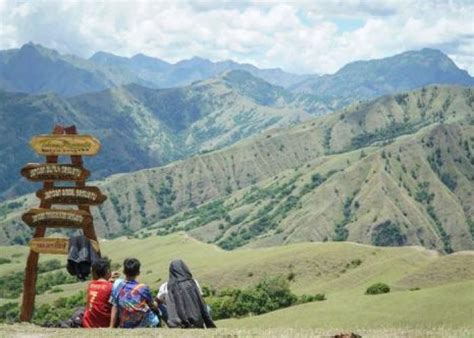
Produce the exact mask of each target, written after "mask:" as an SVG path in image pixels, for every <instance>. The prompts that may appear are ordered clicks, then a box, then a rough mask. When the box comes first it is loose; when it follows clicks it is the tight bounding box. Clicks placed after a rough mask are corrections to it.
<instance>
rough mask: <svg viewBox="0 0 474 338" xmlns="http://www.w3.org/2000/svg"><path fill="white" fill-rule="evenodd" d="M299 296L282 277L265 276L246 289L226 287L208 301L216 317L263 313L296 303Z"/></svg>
mask: <svg viewBox="0 0 474 338" xmlns="http://www.w3.org/2000/svg"><path fill="white" fill-rule="evenodd" d="M297 301H298V297H297V296H296V295H294V294H293V293H292V292H291V291H290V288H289V284H288V281H287V280H285V279H284V278H282V277H273V278H265V279H263V280H261V281H260V282H259V283H258V284H257V285H255V286H253V287H250V288H248V289H245V290H240V289H226V290H223V291H221V292H219V293H218V294H217V295H216V296H215V297H210V298H209V299H208V300H207V302H208V304H209V306H210V307H211V309H212V316H213V318H215V319H224V318H231V317H241V316H246V315H251V314H257V315H258V314H262V313H267V312H270V311H274V310H277V309H280V308H284V307H288V306H291V305H293V304H295V303H296V302H297Z"/></svg>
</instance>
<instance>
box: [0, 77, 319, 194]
mask: <svg viewBox="0 0 474 338" xmlns="http://www.w3.org/2000/svg"><path fill="white" fill-rule="evenodd" d="M325 111H326V110H325V107H324V106H323V105H320V104H319V103H318V101H317V100H315V99H314V98H313V99H310V98H308V97H306V98H305V99H304V100H301V98H300V97H299V96H295V95H293V94H291V93H288V92H286V91H285V90H284V89H283V88H281V87H277V86H273V85H271V84H269V83H267V82H265V81H263V80H261V79H259V78H255V77H253V76H252V75H250V74H249V73H246V72H244V71H231V72H227V73H224V74H222V75H220V76H217V77H215V78H212V79H209V80H205V81H201V82H196V83H194V84H192V85H190V86H187V87H181V88H174V89H150V88H147V87H142V86H139V85H136V84H132V85H127V86H120V87H114V88H111V89H107V90H104V91H101V92H97V93H90V94H83V95H79V96H75V97H70V98H62V97H60V96H58V95H56V94H51V93H50V94H41V95H27V94H19V93H7V92H0V120H1V121H2V124H1V125H0V132H1V133H2V135H3V137H2V138H1V139H0V149H1V150H0V154H1V156H2V158H3V164H2V166H0V199H5V198H8V197H10V198H11V197H13V196H17V195H18V194H21V193H25V192H28V191H32V190H33V189H34V186H33V185H31V184H28V183H27V182H25V181H24V180H21V179H20V177H18V175H16V174H12V173H17V172H18V171H19V169H20V168H21V167H22V166H23V165H24V164H25V163H27V162H31V161H35V160H36V161H42V160H43V159H40V158H38V157H37V156H35V154H34V153H33V151H32V150H31V148H30V147H29V145H28V142H29V139H30V138H31V137H32V136H34V135H37V134H46V133H50V132H51V129H52V127H53V126H54V124H57V123H62V124H64V125H71V124H75V125H76V126H77V128H78V131H79V132H80V133H91V134H93V135H95V136H97V137H99V138H100V139H101V142H102V145H103V147H102V149H103V150H102V152H101V155H100V156H96V157H93V158H92V159H90V162H88V166H89V169H91V170H92V172H93V174H94V176H93V177H94V178H102V177H105V176H107V175H110V174H112V173H117V172H129V171H133V170H138V169H142V168H148V167H153V166H158V165H163V164H166V163H168V162H170V161H172V160H177V159H181V158H184V157H186V156H190V155H193V154H196V153H199V152H202V151H209V150H212V149H216V148H220V147H223V146H226V145H230V144H233V143H235V142H236V141H238V140H240V139H242V138H245V137H249V136H252V135H254V134H257V133H259V132H261V131H263V130H266V129H268V128H272V127H277V126H280V127H282V126H287V125H290V124H294V123H296V122H298V121H303V120H306V119H308V118H309V117H311V116H314V115H317V114H321V113H323V112H325Z"/></svg>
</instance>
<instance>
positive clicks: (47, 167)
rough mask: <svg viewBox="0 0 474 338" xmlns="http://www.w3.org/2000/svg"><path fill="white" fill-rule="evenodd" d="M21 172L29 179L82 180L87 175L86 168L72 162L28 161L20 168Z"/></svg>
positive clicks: (37, 180)
mask: <svg viewBox="0 0 474 338" xmlns="http://www.w3.org/2000/svg"><path fill="white" fill-rule="evenodd" d="M21 174H22V175H23V176H24V177H26V178H27V179H29V180H31V181H36V182H39V181H44V180H56V181H82V180H85V179H86V178H87V177H89V175H90V173H89V171H88V170H87V169H84V168H82V167H81V166H78V165H73V164H49V163H44V164H39V163H29V164H27V165H26V166H25V167H24V168H23V169H22V170H21Z"/></svg>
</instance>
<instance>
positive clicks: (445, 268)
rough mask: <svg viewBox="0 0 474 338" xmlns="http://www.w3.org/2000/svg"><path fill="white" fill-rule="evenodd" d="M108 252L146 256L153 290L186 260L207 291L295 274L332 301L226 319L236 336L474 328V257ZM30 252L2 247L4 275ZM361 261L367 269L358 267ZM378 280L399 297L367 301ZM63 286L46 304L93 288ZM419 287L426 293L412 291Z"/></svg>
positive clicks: (190, 249) (339, 250) (175, 243)
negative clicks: (173, 265)
mask: <svg viewBox="0 0 474 338" xmlns="http://www.w3.org/2000/svg"><path fill="white" fill-rule="evenodd" d="M101 247H102V252H103V253H104V254H105V255H108V256H109V257H110V258H112V260H113V261H114V262H121V261H122V260H123V259H124V258H125V257H137V258H139V259H140V260H141V261H142V275H141V276H140V280H141V281H143V282H145V283H148V284H149V285H150V286H151V287H152V289H156V288H157V287H158V286H159V284H160V283H161V282H162V281H163V280H166V275H167V269H168V264H169V262H170V261H171V260H172V259H174V258H182V259H184V260H185V261H186V262H187V263H188V265H189V266H190V268H191V270H192V271H193V273H194V275H195V277H196V278H197V279H198V280H199V281H200V284H201V285H208V286H213V287H217V288H224V287H229V286H236V287H240V288H243V287H245V286H247V285H250V284H253V283H256V282H257V281H258V280H259V279H260V278H262V277H263V276H265V275H267V276H272V275H283V276H288V274H289V273H293V274H294V277H295V278H294V281H293V282H291V284H290V285H291V289H292V290H293V291H294V292H295V293H297V294H303V293H307V294H310V293H325V294H326V298H327V300H326V301H323V302H315V303H309V304H303V305H298V306H293V307H290V308H286V309H283V310H279V311H275V312H272V313H268V314H265V315H261V316H255V317H247V318H242V319H231V320H224V321H219V322H218V325H219V326H220V327H225V328H228V329H229V330H230V331H229V332H233V331H235V330H243V329H251V328H255V329H257V330H264V331H265V330H266V329H270V328H281V329H282V330H285V329H288V328H294V329H306V328H307V329H309V328H311V329H314V330H328V331H331V330H333V329H345V330H352V331H355V330H370V329H382V330H386V329H392V328H393V329H396V330H419V331H420V332H421V331H423V330H427V329H435V328H441V329H446V330H457V329H465V330H473V329H474V320H473V319H474V281H473V280H474V255H473V252H460V253H456V254H452V255H449V256H441V255H439V254H437V253H436V252H433V251H429V250H426V249H423V248H419V247H399V248H398V247H397V248H381V247H372V246H366V245H359V244H354V243H335V242H328V243H301V244H292V245H286V246H279V247H270V248H263V249H243V250H235V251H231V252H227V251H223V250H221V249H219V248H217V247H215V246H213V245H208V244H204V243H201V242H198V241H196V240H194V239H192V238H189V237H188V236H186V235H185V234H174V235H170V236H166V237H149V238H146V239H125V238H119V239H116V240H110V241H103V242H101ZM15 254H16V256H15V258H12V255H15ZM18 254H22V256H21V257H18ZM26 254H27V248H26V247H18V246H17V247H3V248H1V251H0V257H5V258H12V260H13V262H12V263H8V264H2V265H0V275H4V274H5V273H7V272H10V271H18V270H22V269H23V268H24V263H25V259H26ZM51 258H57V259H64V257H62V256H46V255H44V256H42V260H47V259H51ZM357 260H359V261H360V264H354V262H356V261H357ZM374 282H384V283H387V284H389V285H390V286H391V288H392V291H391V292H390V293H389V294H386V295H377V296H368V295H365V294H364V292H365V290H366V288H367V287H368V286H369V285H371V284H372V283H374ZM61 288H62V289H63V290H64V292H60V293H45V294H43V295H39V296H38V297H37V302H38V304H41V303H45V302H47V303H50V302H52V301H53V300H54V299H56V298H58V297H61V296H67V295H70V294H74V293H76V292H77V291H78V290H83V289H85V288H86V284H85V283H75V284H70V285H62V286H61ZM412 288H420V290H416V291H410V289H412ZM8 301H12V300H5V299H2V300H1V302H2V303H5V302H8ZM13 301H15V300H13ZM219 332H220V331H219ZM223 332H224V331H223ZM262 332H263V331H262ZM315 332H316V331H315ZM324 332H326V331H324ZM453 332H454V331H453ZM256 336H259V334H257V335H256Z"/></svg>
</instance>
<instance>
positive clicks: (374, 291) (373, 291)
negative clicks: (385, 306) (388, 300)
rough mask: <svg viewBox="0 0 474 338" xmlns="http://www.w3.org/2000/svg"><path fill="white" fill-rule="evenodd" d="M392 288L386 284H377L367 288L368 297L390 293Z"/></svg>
mask: <svg viewBox="0 0 474 338" xmlns="http://www.w3.org/2000/svg"><path fill="white" fill-rule="evenodd" d="M389 292H390V287H389V286H388V285H387V284H385V283H375V284H372V285H371V286H369V287H368V288H367V290H366V291H365V294H366V295H379V294H382V293H389Z"/></svg>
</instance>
